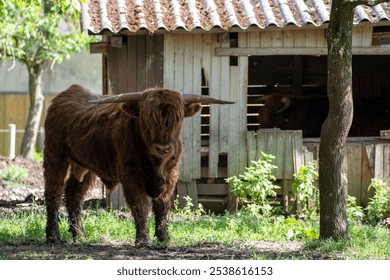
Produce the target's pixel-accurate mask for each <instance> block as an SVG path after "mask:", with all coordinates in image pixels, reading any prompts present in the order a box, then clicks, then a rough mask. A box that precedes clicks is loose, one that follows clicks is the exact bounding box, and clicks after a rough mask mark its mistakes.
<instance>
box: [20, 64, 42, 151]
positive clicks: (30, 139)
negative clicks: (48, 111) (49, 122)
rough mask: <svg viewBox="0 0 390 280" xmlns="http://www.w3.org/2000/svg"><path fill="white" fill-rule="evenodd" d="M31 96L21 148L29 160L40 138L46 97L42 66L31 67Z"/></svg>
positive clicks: (29, 71) (29, 70)
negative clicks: (39, 133) (40, 126)
mask: <svg viewBox="0 0 390 280" xmlns="http://www.w3.org/2000/svg"><path fill="white" fill-rule="evenodd" d="M27 69H28V74H29V94H30V109H29V111H28V117H27V121H26V126H25V128H24V131H25V132H24V135H23V141H22V147H21V155H22V156H24V157H27V158H32V157H33V155H34V151H35V143H36V141H37V137H38V131H39V123H40V121H41V116H42V110H43V101H44V96H43V93H42V85H41V83H42V74H43V71H42V67H41V66H40V65H38V66H34V67H29V66H27Z"/></svg>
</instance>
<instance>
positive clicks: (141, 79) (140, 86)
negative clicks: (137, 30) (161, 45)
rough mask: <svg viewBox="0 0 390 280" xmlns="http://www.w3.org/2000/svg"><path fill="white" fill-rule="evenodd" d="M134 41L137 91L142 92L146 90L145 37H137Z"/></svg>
mask: <svg viewBox="0 0 390 280" xmlns="http://www.w3.org/2000/svg"><path fill="white" fill-rule="evenodd" d="M136 39H137V40H136V43H135V44H136V48H137V49H136V52H137V54H136V63H137V64H136V68H137V91H143V90H145V89H146V88H147V75H146V59H147V58H146V36H140V37H138V36H137V37H136Z"/></svg>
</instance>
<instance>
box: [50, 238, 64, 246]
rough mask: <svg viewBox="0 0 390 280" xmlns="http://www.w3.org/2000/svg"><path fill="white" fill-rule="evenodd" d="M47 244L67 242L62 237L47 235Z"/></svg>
mask: <svg viewBox="0 0 390 280" xmlns="http://www.w3.org/2000/svg"><path fill="white" fill-rule="evenodd" d="M46 244H50V245H61V244H65V241H64V240H62V239H61V238H60V237H53V236H50V237H46Z"/></svg>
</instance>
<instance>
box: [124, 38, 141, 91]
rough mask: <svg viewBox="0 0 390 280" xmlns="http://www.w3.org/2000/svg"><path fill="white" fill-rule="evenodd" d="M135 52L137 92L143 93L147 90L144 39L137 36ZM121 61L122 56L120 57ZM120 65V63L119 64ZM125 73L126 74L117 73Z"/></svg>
mask: <svg viewBox="0 0 390 280" xmlns="http://www.w3.org/2000/svg"><path fill="white" fill-rule="evenodd" d="M136 38H137V41H136V48H137V50H136V52H137V54H136V55H137V64H136V65H137V66H136V68H137V90H138V91H143V90H145V89H146V88H147V82H146V81H147V76H146V48H145V46H146V42H145V41H146V37H144V36H137V37H136ZM120 58H121V59H123V56H120ZM120 64H121V63H120ZM119 73H126V72H119Z"/></svg>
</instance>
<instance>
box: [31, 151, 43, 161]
mask: <svg viewBox="0 0 390 280" xmlns="http://www.w3.org/2000/svg"><path fill="white" fill-rule="evenodd" d="M33 160H35V161H36V162H41V161H42V160H43V153H42V152H34V155H33Z"/></svg>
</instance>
